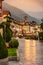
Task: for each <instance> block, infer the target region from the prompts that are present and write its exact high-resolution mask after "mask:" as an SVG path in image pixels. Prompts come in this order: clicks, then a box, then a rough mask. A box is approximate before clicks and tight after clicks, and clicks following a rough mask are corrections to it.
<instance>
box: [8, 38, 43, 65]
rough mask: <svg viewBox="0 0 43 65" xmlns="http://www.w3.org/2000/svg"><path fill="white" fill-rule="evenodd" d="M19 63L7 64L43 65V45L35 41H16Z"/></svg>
mask: <svg viewBox="0 0 43 65" xmlns="http://www.w3.org/2000/svg"><path fill="white" fill-rule="evenodd" d="M18 41H19V54H20V61H19V62H14V61H13V62H9V65H11V63H12V65H43V43H41V42H39V41H37V40H27V39H18Z"/></svg>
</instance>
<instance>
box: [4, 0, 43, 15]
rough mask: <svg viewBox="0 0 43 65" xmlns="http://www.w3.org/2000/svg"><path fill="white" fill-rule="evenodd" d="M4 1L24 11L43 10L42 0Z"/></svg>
mask: <svg viewBox="0 0 43 65" xmlns="http://www.w3.org/2000/svg"><path fill="white" fill-rule="evenodd" d="M4 1H5V2H6V3H9V4H10V5H13V6H15V7H17V8H19V9H22V10H23V11H25V12H26V13H29V12H43V0H4ZM30 14H32V13H30Z"/></svg>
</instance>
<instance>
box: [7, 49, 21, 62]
mask: <svg viewBox="0 0 43 65" xmlns="http://www.w3.org/2000/svg"><path fill="white" fill-rule="evenodd" d="M8 60H9V61H19V60H20V58H19V52H18V50H17V56H9V57H8Z"/></svg>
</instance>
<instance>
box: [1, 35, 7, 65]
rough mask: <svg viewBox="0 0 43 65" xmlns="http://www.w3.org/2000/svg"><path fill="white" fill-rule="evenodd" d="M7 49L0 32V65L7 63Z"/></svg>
mask: <svg viewBox="0 0 43 65" xmlns="http://www.w3.org/2000/svg"><path fill="white" fill-rule="evenodd" d="M7 57H8V51H7V48H6V44H5V42H4V39H3V37H2V36H1V34H0V65H7V63H8V62H7V61H8V58H7Z"/></svg>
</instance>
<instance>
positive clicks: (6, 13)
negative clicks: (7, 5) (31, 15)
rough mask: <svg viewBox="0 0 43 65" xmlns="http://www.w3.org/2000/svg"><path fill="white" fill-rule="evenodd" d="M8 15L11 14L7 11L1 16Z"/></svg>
mask: <svg viewBox="0 0 43 65" xmlns="http://www.w3.org/2000/svg"><path fill="white" fill-rule="evenodd" d="M8 14H9V15H10V16H11V13H10V12H9V11H3V15H8Z"/></svg>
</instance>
